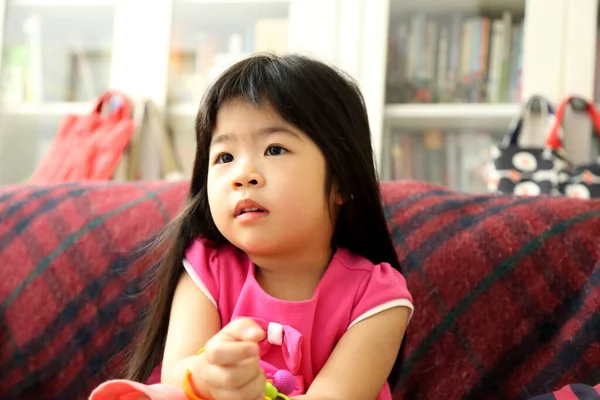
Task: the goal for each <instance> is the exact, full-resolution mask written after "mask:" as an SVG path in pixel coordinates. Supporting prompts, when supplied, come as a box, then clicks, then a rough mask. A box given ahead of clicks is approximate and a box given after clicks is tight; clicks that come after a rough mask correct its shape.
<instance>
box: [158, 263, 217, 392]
mask: <svg viewBox="0 0 600 400" xmlns="http://www.w3.org/2000/svg"><path fill="white" fill-rule="evenodd" d="M220 328H221V320H220V317H219V312H218V311H217V309H216V308H215V306H214V305H213V304H212V303H211V302H210V300H209V299H208V298H207V297H206V295H205V294H204V293H202V291H201V290H200V289H199V288H198V286H197V285H196V284H195V283H194V281H192V278H191V277H190V275H189V274H188V273H187V272H183V273H182V274H181V278H180V279H179V283H178V284H177V288H176V289H175V295H174V296H173V303H172V305H171V315H170V319H169V329H168V332H167V340H166V345H165V352H164V356H163V362H162V373H161V381H162V383H166V384H170V385H172V386H176V387H183V380H184V377H185V371H186V369H188V368H189V369H190V370H191V371H192V375H193V376H194V377H196V376H197V375H200V374H199V373H198V372H196V373H194V371H198V370H200V369H201V367H202V363H203V361H204V359H205V357H203V356H201V357H197V356H196V353H197V352H198V350H199V349H200V348H202V347H204V345H205V344H206V342H207V341H208V339H210V338H211V337H213V336H214V335H215V334H216V333H217V332H218V331H219V330H220ZM197 383H198V381H197V380H196V381H194V384H197ZM196 389H197V392H198V393H199V394H203V395H205V396H207V395H208V394H207V393H204V390H202V388H196Z"/></svg>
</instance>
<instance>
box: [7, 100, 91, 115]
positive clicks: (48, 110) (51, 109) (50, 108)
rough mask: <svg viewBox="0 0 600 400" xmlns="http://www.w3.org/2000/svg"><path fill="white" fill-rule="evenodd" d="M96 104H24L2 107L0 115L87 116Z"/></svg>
mask: <svg viewBox="0 0 600 400" xmlns="http://www.w3.org/2000/svg"><path fill="white" fill-rule="evenodd" d="M94 106H95V103H86V102H77V103H75V102H73V103H69V102H56V103H22V104H5V105H0V115H8V116H58V117H60V116H64V115H67V114H86V113H89V112H90V111H92V109H93V107H94Z"/></svg>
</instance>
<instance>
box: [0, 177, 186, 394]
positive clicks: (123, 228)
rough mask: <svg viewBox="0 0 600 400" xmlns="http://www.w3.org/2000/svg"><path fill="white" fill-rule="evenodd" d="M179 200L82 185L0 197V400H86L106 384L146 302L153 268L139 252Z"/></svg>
mask: <svg viewBox="0 0 600 400" xmlns="http://www.w3.org/2000/svg"><path fill="white" fill-rule="evenodd" d="M186 190H187V185H186V184H184V183H178V184H172V183H171V184H165V183H146V184H119V183H108V184H107V183H97V184H96V183H86V184H61V185H57V186H48V187H34V186H29V187H17V188H14V189H4V190H2V191H0V221H2V223H1V224H0V266H2V271H4V273H5V274H4V276H3V279H2V280H0V317H1V318H0V398H1V399H5V400H12V399H23V400H26V399H40V398H44V399H85V398H87V396H88V395H89V393H90V392H91V390H92V389H93V388H94V387H95V386H97V385H98V384H100V383H101V382H102V381H104V380H106V379H107V378H108V377H111V376H113V374H114V373H115V368H114V367H115V366H117V365H120V364H122V361H123V354H122V349H123V348H124V347H125V346H126V345H127V344H128V343H130V342H131V341H132V338H133V334H134V331H135V329H134V328H135V324H134V323H135V320H136V316H137V315H139V314H140V312H141V311H143V309H144V308H145V306H146V305H147V303H148V300H149V296H150V294H151V293H150V292H148V291H143V290H141V289H142V285H143V275H142V271H144V270H147V269H148V267H149V265H150V262H149V260H147V259H144V258H143V257H141V255H142V254H143V251H142V250H140V249H142V248H143V246H144V244H146V242H145V240H146V239H147V238H150V237H152V235H153V234H154V233H156V232H157V231H158V230H159V229H160V228H161V227H162V226H164V224H165V222H166V221H167V220H169V219H170V218H171V217H172V216H173V215H174V214H175V213H176V212H177V211H178V209H179V208H180V206H181V204H182V203H183V201H184V196H185V194H186ZM140 293H141V294H142V295H141V296H139V297H136V296H135V295H136V294H140ZM105 366H107V368H105Z"/></svg>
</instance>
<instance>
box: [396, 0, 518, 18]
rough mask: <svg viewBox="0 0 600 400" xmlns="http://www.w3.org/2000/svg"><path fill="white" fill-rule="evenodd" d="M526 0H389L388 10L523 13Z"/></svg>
mask: <svg viewBox="0 0 600 400" xmlns="http://www.w3.org/2000/svg"><path fill="white" fill-rule="evenodd" d="M525 1H526V0H419V1H418V2H416V1H415V2H412V1H405V0H390V11H391V14H392V15H393V16H394V17H398V16H401V14H402V13H406V12H415V11H436V12H439V11H444V12H454V11H457V12H467V13H470V12H474V13H482V12H483V13H486V12H502V11H511V12H513V13H516V14H521V15H522V14H523V12H524V10H525Z"/></svg>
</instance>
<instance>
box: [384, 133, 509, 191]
mask: <svg viewBox="0 0 600 400" xmlns="http://www.w3.org/2000/svg"><path fill="white" fill-rule="evenodd" d="M501 136H502V135H501V134H496V133H491V132H487V131H473V130H460V131H441V130H433V129H432V130H427V131H424V132H408V131H403V130H397V131H395V132H393V133H392V137H391V151H390V153H391V162H390V168H391V174H390V177H391V179H392V180H406V179H410V180H420V181H425V182H430V183H433V184H437V185H442V186H447V187H451V188H453V189H456V190H461V191H465V192H469V193H484V192H486V191H487V182H486V177H487V173H488V167H489V162H490V150H491V148H492V145H493V144H494V143H497V142H498V141H499V140H500V138H501Z"/></svg>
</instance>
